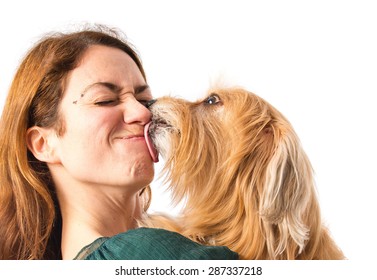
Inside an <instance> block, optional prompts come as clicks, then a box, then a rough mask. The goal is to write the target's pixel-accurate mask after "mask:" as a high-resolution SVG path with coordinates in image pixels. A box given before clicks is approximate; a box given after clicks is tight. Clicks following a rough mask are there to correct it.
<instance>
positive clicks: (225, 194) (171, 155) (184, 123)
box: [143, 88, 344, 260]
mask: <svg viewBox="0 0 377 280" xmlns="http://www.w3.org/2000/svg"><path fill="white" fill-rule="evenodd" d="M150 110H151V112H152V115H153V117H152V125H151V127H150V129H149V133H150V135H151V138H152V140H153V143H154V145H155V147H156V148H157V150H158V151H159V152H160V154H161V156H162V157H163V158H164V160H165V166H164V169H163V171H164V174H165V175H166V180H167V181H168V182H169V186H170V188H171V190H172V194H173V199H174V201H175V202H179V201H182V200H185V206H184V208H183V210H182V213H181V214H180V215H179V216H178V217H169V216H167V215H159V214H153V215H148V216H147V217H145V218H144V221H143V225H144V226H150V227H160V228H165V229H169V230H174V231H177V232H179V233H181V234H182V235H184V236H186V237H189V238H191V239H192V240H194V241H197V242H200V243H203V244H208V245H221V246H227V247H228V248H230V249H231V250H233V251H235V252H237V253H238V254H239V256H240V259H285V260H291V259H305V260H312V259H344V255H343V253H342V252H341V250H340V249H339V248H338V247H337V245H336V244H335V242H334V241H333V239H332V238H331V236H330V233H329V231H328V230H327V229H326V228H325V227H324V226H323V224H322V220H321V214H320V207H319V204H318V199H317V193H316V188H315V184H314V178H313V170H312V166H311V164H310V162H309V159H308V157H307V155H306V154H305V152H304V150H303V149H302V147H301V144H300V141H299V138H298V137H297V135H296V133H295V131H294V130H293V127H292V125H291V124H290V123H289V121H288V120H287V119H286V118H285V117H284V116H283V115H282V114H281V113H280V112H279V111H278V110H276V109H275V108H274V107H273V106H271V105H270V104H269V103H268V102H266V101H265V100H263V99H262V98H260V97H259V96H257V95H255V94H253V93H250V92H248V91H246V90H244V89H242V88H220V89H213V90H211V91H209V94H208V96H207V97H206V98H204V99H203V100H201V101H198V102H188V101H186V100H183V99H178V98H172V97H163V98H160V99H158V100H157V102H155V103H154V104H153V105H152V106H150Z"/></svg>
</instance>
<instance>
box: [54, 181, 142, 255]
mask: <svg viewBox="0 0 377 280" xmlns="http://www.w3.org/2000/svg"><path fill="white" fill-rule="evenodd" d="M56 187H57V193H58V199H59V205H60V209H61V213H62V219H63V230H62V247H61V248H62V255H63V259H73V258H74V257H75V256H76V255H77V253H78V252H79V251H80V250H81V249H82V248H83V247H84V246H86V245H88V244H90V243H92V242H93V241H94V240H96V239H97V238H99V237H103V236H106V237H110V236H114V235H116V234H119V233H121V232H125V231H127V230H128V229H132V228H135V227H136V226H137V224H136V219H138V218H139V217H140V215H141V205H140V201H139V192H138V191H135V190H134V191H130V189H133V188H127V187H125V186H123V187H121V186H118V187H114V186H112V187H110V186H107V187H104V186H98V185H96V186H93V185H91V186H88V185H85V184H78V183H76V184H73V185H72V184H71V185H69V186H68V185H65V186H59V185H58V184H57V186H56Z"/></svg>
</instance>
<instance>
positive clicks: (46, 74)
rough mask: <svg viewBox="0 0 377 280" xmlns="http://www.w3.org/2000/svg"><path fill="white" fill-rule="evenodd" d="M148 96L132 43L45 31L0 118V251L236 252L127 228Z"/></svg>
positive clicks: (102, 33)
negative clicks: (48, 33) (50, 33)
mask: <svg viewBox="0 0 377 280" xmlns="http://www.w3.org/2000/svg"><path fill="white" fill-rule="evenodd" d="M151 99H152V95H151V91H150V89H149V87H148V84H147V82H146V77H145V73H144V70H143V67H142V64H141V62H140V60H139V58H138V56H137V54H136V52H135V51H134V50H133V49H132V47H130V45H129V44H127V43H126V42H125V41H124V40H122V39H121V38H120V36H119V34H117V33H116V32H115V31H112V30H107V29H106V28H104V27H102V28H99V27H97V28H96V29H92V30H90V29H88V30H84V31H80V32H74V33H69V34H55V35H51V36H49V37H46V38H44V39H43V40H41V41H40V42H39V43H38V44H37V45H36V46H35V47H34V48H33V49H32V50H31V51H30V52H29V53H28V54H27V56H26V57H25V59H24V60H23V61H22V63H21V65H20V67H19V69H18V71H17V73H16V76H15V78H14V81H13V83H12V86H11V88H10V92H9V95H8V98H7V101H6V104H5V107H4V110H3V114H2V118H1V123H0V141H1V142H0V143H1V146H0V157H1V158H0V160H1V163H0V164H1V169H0V203H1V205H0V224H1V227H0V259H60V258H63V259H74V258H79V259H154V258H156V259H234V258H237V255H236V254H235V253H233V252H231V251H229V250H228V249H227V248H224V247H204V246H201V245H199V244H196V243H193V242H191V241H189V240H188V239H186V238H184V237H182V236H180V235H178V234H176V233H172V232H168V231H164V230H158V229H145V228H142V229H136V228H137V224H136V220H137V219H138V218H140V217H141V214H142V211H144V209H145V208H147V207H148V201H145V199H144V197H145V195H144V193H143V190H144V189H145V186H147V185H148V184H149V183H150V182H151V181H152V178H153V176H154V170H153V161H152V158H151V156H150V154H149V152H148V149H147V145H146V142H145V139H144V135H143V131H144V127H145V125H146V124H148V122H149V121H150V118H151V114H150V112H149V110H148V109H147V108H146V107H145V105H146V104H147V102H148V101H149V100H151ZM145 193H146V192H145Z"/></svg>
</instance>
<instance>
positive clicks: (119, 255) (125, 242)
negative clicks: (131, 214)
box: [75, 228, 238, 260]
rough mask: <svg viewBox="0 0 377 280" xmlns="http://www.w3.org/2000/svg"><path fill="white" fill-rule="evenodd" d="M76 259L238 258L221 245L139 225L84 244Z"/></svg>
mask: <svg viewBox="0 0 377 280" xmlns="http://www.w3.org/2000/svg"><path fill="white" fill-rule="evenodd" d="M75 259H85V260H237V259H238V255H237V253H235V252H233V251H231V250H229V249H228V248H227V247H222V246H204V245H201V244H199V243H196V242H193V241H191V240H190V239H188V238H186V237H184V236H182V235H180V234H178V233H175V232H171V231H167V230H163V229H152V228H138V229H133V230H128V231H126V232H123V233H120V234H118V235H115V236H113V237H101V238H98V239H97V240H95V241H94V242H93V243H91V244H89V245H87V246H85V247H84V248H83V249H81V251H80V252H79V254H78V255H77V256H76V258H75Z"/></svg>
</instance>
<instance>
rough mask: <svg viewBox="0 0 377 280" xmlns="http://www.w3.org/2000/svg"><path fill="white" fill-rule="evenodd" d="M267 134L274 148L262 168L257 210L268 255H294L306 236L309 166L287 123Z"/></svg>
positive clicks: (310, 177)
mask: <svg viewBox="0 0 377 280" xmlns="http://www.w3.org/2000/svg"><path fill="white" fill-rule="evenodd" d="M280 125H282V124H280ZM268 133H270V134H271V135H269V137H273V138H274V139H273V141H271V142H270V143H274V147H273V152H272V156H271V159H270V161H269V163H268V165H267V168H266V170H265V176H264V181H263V184H264V186H263V191H262V193H261V199H260V205H259V213H260V215H261V218H262V224H263V227H264V231H265V235H266V240H267V248H268V251H269V254H270V256H271V257H272V258H276V257H278V255H279V254H283V253H284V254H286V256H285V257H287V258H294V257H295V255H297V254H298V253H301V251H302V250H303V248H304V246H305V241H306V240H307V239H308V234H309V232H308V231H309V229H308V226H307V225H306V223H305V222H306V221H305V220H306V218H304V216H305V215H306V211H307V207H308V203H309V201H310V199H311V197H312V196H313V178H312V168H311V165H310V162H309V160H308V158H307V156H306V154H305V153H304V151H303V149H302V148H301V145H300V142H299V139H298V137H297V135H296V134H295V132H294V131H293V129H292V128H291V127H290V125H289V124H284V125H283V127H280V128H279V127H274V128H273V129H271V128H268ZM288 248H289V249H288ZM292 254H293V255H292Z"/></svg>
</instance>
